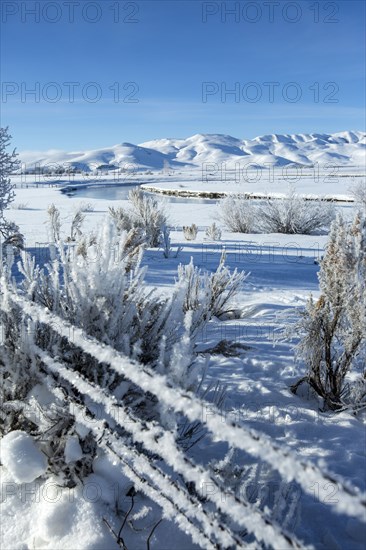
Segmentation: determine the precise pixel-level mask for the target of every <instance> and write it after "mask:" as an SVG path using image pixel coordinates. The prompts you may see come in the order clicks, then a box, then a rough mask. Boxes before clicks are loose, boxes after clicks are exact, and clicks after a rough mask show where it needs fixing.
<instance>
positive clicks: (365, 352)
mask: <svg viewBox="0 0 366 550" xmlns="http://www.w3.org/2000/svg"><path fill="white" fill-rule="evenodd" d="M319 283H320V292H321V294H320V297H319V299H318V300H314V299H313V298H312V297H311V298H310V300H309V302H308V304H307V307H306V309H305V311H303V312H302V315H301V319H300V321H299V323H298V324H297V326H296V331H299V332H300V334H301V339H300V343H299V346H298V352H299V356H300V357H301V358H302V359H303V360H304V362H305V364H306V367H307V374H306V376H305V377H304V378H302V379H301V380H299V381H298V382H297V383H296V384H295V385H294V386H292V390H293V391H294V392H296V391H297V389H298V387H299V386H300V384H302V383H303V382H307V383H308V384H309V385H310V386H311V388H312V389H313V390H314V391H315V392H316V393H317V394H318V395H319V396H321V397H322V398H323V399H324V402H325V405H326V406H327V407H328V408H330V409H334V410H336V409H340V408H342V407H343V406H344V400H343V396H342V394H343V391H344V387H345V379H346V376H347V374H348V373H349V372H350V371H351V369H355V370H361V371H363V370H364V368H365V361H366V220H365V218H364V217H363V216H362V215H360V214H358V215H357V216H356V217H355V219H354V222H353V224H352V225H347V223H346V222H345V221H344V220H343V219H342V217H341V216H340V215H339V216H337V218H336V220H335V221H334V222H333V224H332V226H331V230H330V235H329V240H328V243H327V246H326V252H325V255H324V258H323V260H322V261H321V262H320V272H319Z"/></svg>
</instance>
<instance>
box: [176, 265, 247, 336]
mask: <svg viewBox="0 0 366 550" xmlns="http://www.w3.org/2000/svg"><path fill="white" fill-rule="evenodd" d="M246 277H247V275H246V274H245V273H244V272H243V271H242V272H238V271H237V270H236V269H235V271H234V272H233V273H230V271H229V269H228V268H227V266H226V265H225V254H222V256H221V259H220V264H219V266H218V268H217V270H216V271H215V272H214V273H210V274H209V273H204V274H202V272H201V270H200V269H198V268H197V267H195V266H194V265H193V260H191V262H190V263H189V264H188V265H182V264H181V265H180V266H179V267H178V281H179V283H180V284H181V285H182V286H183V288H184V301H183V308H184V311H192V312H193V317H192V332H193V333H196V332H197V331H198V330H200V329H201V328H202V327H203V325H204V323H205V322H207V321H209V320H210V319H211V318H212V316H216V317H220V316H221V315H223V314H224V313H226V312H227V310H228V307H229V304H230V302H231V300H232V298H233V297H234V296H235V295H236V294H237V293H238V291H239V289H240V287H241V285H242V283H243V282H244V280H245V279H246Z"/></svg>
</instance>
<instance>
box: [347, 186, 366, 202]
mask: <svg viewBox="0 0 366 550" xmlns="http://www.w3.org/2000/svg"><path fill="white" fill-rule="evenodd" d="M350 191H351V193H352V196H353V198H354V199H355V201H356V202H357V203H358V204H359V205H360V206H361V207H362V208H364V209H366V181H361V182H359V183H357V184H355V185H354V186H353V187H351V189H350Z"/></svg>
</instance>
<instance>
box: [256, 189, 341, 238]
mask: <svg viewBox="0 0 366 550" xmlns="http://www.w3.org/2000/svg"><path fill="white" fill-rule="evenodd" d="M334 217H335V209H334V206H333V204H332V203H329V202H327V201H324V200H322V199H319V200H314V201H313V200H311V201H309V200H306V199H304V198H303V197H301V196H299V195H297V194H296V193H295V191H294V190H293V189H291V190H290V191H289V193H288V194H287V196H286V197H285V198H283V199H266V200H265V201H264V203H263V204H262V205H260V206H258V208H257V212H256V218H257V227H258V230H259V231H262V232H265V233H298V234H303V235H308V234H309V233H312V232H314V231H318V230H319V229H322V228H324V227H325V228H326V227H329V224H330V223H331V222H332V220H333V219H334Z"/></svg>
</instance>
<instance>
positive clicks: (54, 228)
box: [47, 204, 61, 243]
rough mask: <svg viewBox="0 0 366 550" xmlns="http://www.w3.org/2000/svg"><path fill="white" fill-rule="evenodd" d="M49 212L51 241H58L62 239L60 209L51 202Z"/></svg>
mask: <svg viewBox="0 0 366 550" xmlns="http://www.w3.org/2000/svg"><path fill="white" fill-rule="evenodd" d="M47 214H48V227H49V231H50V239H51V241H53V242H55V243H57V242H59V240H60V231H61V219H60V211H59V209H58V208H56V206H55V205H54V204H51V205H50V206H49V207H48V208H47Z"/></svg>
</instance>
